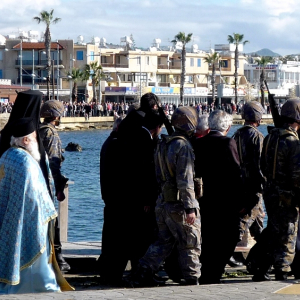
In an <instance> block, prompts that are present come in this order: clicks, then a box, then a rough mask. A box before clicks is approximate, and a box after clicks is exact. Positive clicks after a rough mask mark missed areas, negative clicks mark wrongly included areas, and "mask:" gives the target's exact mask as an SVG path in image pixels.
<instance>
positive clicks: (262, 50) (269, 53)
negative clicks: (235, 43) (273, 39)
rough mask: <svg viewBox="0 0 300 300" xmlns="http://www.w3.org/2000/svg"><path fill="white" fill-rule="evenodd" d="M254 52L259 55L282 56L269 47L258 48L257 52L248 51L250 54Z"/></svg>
mask: <svg viewBox="0 0 300 300" xmlns="http://www.w3.org/2000/svg"><path fill="white" fill-rule="evenodd" d="M254 54H257V55H258V56H272V57H275V56H281V55H280V54H278V53H275V52H273V51H272V50H270V49H267V48H264V49H261V50H258V51H256V52H252V53H248V55H254Z"/></svg>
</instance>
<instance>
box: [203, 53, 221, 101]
mask: <svg viewBox="0 0 300 300" xmlns="http://www.w3.org/2000/svg"><path fill="white" fill-rule="evenodd" d="M219 59H220V56H219V53H218V52H213V53H211V54H208V55H207V57H205V58H204V62H206V63H207V64H208V65H209V66H211V67H212V70H211V87H212V106H214V105H215V102H216V96H215V90H216V64H218V62H219Z"/></svg>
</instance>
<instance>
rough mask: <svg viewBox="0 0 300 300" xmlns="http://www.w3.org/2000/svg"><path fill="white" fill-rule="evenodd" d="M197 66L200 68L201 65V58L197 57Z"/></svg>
mask: <svg viewBox="0 0 300 300" xmlns="http://www.w3.org/2000/svg"><path fill="white" fill-rule="evenodd" d="M197 67H198V68H200V67H201V58H198V59H197Z"/></svg>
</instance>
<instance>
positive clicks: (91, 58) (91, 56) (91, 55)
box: [90, 51, 95, 61]
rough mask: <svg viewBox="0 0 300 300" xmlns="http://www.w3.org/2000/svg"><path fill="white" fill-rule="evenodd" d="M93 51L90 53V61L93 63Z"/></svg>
mask: <svg viewBox="0 0 300 300" xmlns="http://www.w3.org/2000/svg"><path fill="white" fill-rule="evenodd" d="M94 58H95V57H94V51H90V60H91V61H94Z"/></svg>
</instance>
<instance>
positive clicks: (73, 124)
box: [0, 114, 273, 131]
mask: <svg viewBox="0 0 300 300" xmlns="http://www.w3.org/2000/svg"><path fill="white" fill-rule="evenodd" d="M8 118H9V114H0V130H2V129H3V127H4V126H5V124H6V123H7V121H8ZM41 121H42V120H41ZM113 123H114V118H113V117H90V118H89V120H86V119H85V118H84V117H76V118H72V117H66V118H61V124H60V126H59V127H58V130H61V131H68V130H88V129H110V128H112V126H113ZM243 123H244V120H243V119H242V118H241V115H233V124H234V125H242V124H243ZM261 124H273V119H272V116H271V115H264V116H263V119H262V121H261Z"/></svg>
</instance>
